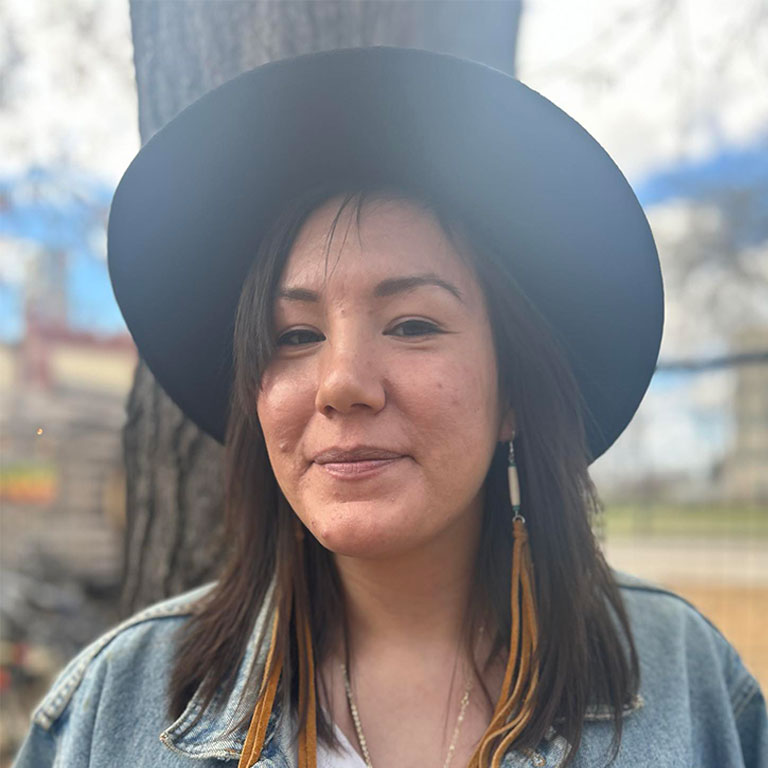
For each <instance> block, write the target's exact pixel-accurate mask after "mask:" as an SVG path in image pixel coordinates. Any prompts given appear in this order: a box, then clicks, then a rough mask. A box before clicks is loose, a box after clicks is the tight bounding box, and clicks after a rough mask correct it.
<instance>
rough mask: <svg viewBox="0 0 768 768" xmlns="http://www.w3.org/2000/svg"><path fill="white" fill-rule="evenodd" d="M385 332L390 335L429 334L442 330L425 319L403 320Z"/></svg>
mask: <svg viewBox="0 0 768 768" xmlns="http://www.w3.org/2000/svg"><path fill="white" fill-rule="evenodd" d="M387 333H388V335H391V336H431V335H432V334H435V333H442V331H441V330H440V329H439V328H438V327H437V326H436V325H435V324H434V323H430V322H428V321H427V320H405V321H403V322H402V323H398V324H397V325H396V326H395V327H394V328H393V329H392V330H391V331H388V332H387Z"/></svg>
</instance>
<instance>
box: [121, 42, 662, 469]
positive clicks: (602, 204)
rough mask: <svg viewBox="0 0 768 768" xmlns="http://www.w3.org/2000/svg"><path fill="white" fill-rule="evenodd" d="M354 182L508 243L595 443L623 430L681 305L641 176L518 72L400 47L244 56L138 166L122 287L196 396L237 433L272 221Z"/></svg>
mask: <svg viewBox="0 0 768 768" xmlns="http://www.w3.org/2000/svg"><path fill="white" fill-rule="evenodd" d="M336 182H338V183H339V184H340V185H341V186H343V185H345V184H346V185H348V186H351V187H353V188H354V187H355V186H357V185H360V184H367V185H371V184H373V185H374V186H375V185H377V184H378V185H382V186H386V185H390V186H391V185H394V186H403V187H406V188H418V189H422V190H424V191H425V192H427V193H429V192H430V191H431V192H432V193H434V194H435V195H439V196H440V197H441V199H443V200H448V201H450V203H451V204H452V205H454V206H455V207H456V209H457V210H460V211H461V212H462V215H463V216H464V217H465V218H466V219H467V221H468V222H470V223H471V224H472V225H473V226H474V227H475V228H479V229H480V230H481V231H482V232H483V234H484V236H487V237H488V238H489V242H492V243H493V244H494V245H495V246H496V247H498V248H500V249H501V250H502V251H503V252H504V253H505V254H506V255H507V257H508V264H509V269H510V272H511V273H512V275H513V276H514V279H515V280H516V281H517V284H518V285H519V286H520V288H521V289H522V290H523V292H524V293H525V294H526V295H527V297H528V299H529V300H530V301H531V302H532V303H533V304H534V305H535V306H536V308H537V309H538V311H539V312H540V313H541V315H543V317H544V318H545V320H546V321H547V323H548V324H549V327H550V330H551V331H552V333H553V334H554V335H555V337H556V339H557V340H558V341H559V343H560V345H561V347H562V348H563V349H564V350H565V353H566V355H567V357H568V360H569V362H570V364H571V367H572V369H573V372H574V374H575V376H576V379H577V381H578V384H579V387H580V390H581V394H582V397H583V400H584V403H585V407H586V409H587V412H586V413H585V415H584V416H585V423H586V426H587V440H588V445H589V449H590V452H591V458H593V459H594V458H596V457H597V456H599V455H600V454H602V453H603V452H604V451H605V450H606V449H607V448H608V447H609V446H610V445H611V444H612V443H613V442H614V441H615V440H616V438H617V437H618V436H619V434H620V433H621V432H622V430H623V429H624V428H625V427H626V425H627V424H628V423H629V421H630V419H631V418H632V416H633V414H634V413H635V411H636V410H637V407H638V405H639V403H640V400H641V399H642V397H643V394H644V393H645V390H646V389H647V387H648V383H649V381H650V378H651V376H652V374H653V371H654V368H655V364H656V358H657V355H658V350H659V344H660V340H661V330H662V323H663V291H662V282H661V274H660V270H659V262H658V257H657V254H656V248H655V246H654V242H653V238H652V236H651V232H650V229H649V227H648V223H647V221H646V218H645V215H644V214H643V211H642V209H641V207H640V205H639V203H638V202H637V199H636V198H635V196H634V194H633V192H632V190H631V188H630V186H629V184H628V183H627V181H626V179H625V178H624V176H623V175H622V174H621V172H620V171H619V169H618V168H617V167H616V165H615V164H614V162H613V161H612V160H611V158H610V157H609V156H608V155H607V154H606V152H605V151H604V150H603V149H602V147H601V146H600V145H599V144H598V143H597V142H596V141H595V140H594V139H593V138H592V137H591V136H590V135H589V134H588V133H587V132H586V131H585V130H584V129H583V128H582V127H581V126H580V125H579V124H578V123H576V122H575V121H574V120H572V119H571V118H570V117H568V115H566V114H565V113H564V112H562V111H561V110H560V109H559V108H558V107H556V106H555V105H554V104H552V103H551V102H550V101H548V100H547V99H545V98H544V97H543V96H541V95H540V94H538V93H536V92H535V91H533V90H531V89H529V88H527V87H526V86H525V85H523V84H522V83H520V82H519V81H517V80H515V79H514V78H512V77H510V76H508V75H506V74H504V73H502V72H499V71H498V70H495V69H492V68H490V67H487V66H484V65H482V64H478V63H475V62H470V61H466V60H463V59H458V58H454V57H452V56H446V55H442V54H435V53H429V52H426V51H419V50H412V49H402V48H384V47H375V48H353V49H346V50H336V51H327V52H323V53H317V54H310V55H306V56H299V57H296V58H292V59H287V60H283V61H276V62H272V63H270V64H266V65H264V66H261V67H258V68H257V69H254V70H251V71H249V72H246V73H245V74H242V75H240V76H239V77H236V78H235V79H233V80H231V81H229V82H228V83H225V84H224V85H222V86H220V87H218V88H216V89H215V90H213V91H211V92H210V93H208V94H206V95H205V96H203V97H202V98H201V99H199V100H198V101H196V102H195V103H194V104H192V105H191V106H190V107H188V108H187V109H185V110H184V111H183V112H181V113H180V114H179V115H178V116H177V117H176V118H174V119H173V120H172V121H171V122H170V123H169V124H168V125H166V126H165V127H164V128H163V129H162V130H160V131H159V132H158V133H157V134H156V135H155V136H154V137H152V139H151V140H150V141H148V142H147V144H146V145H145V146H144V147H143V148H142V149H141V151H140V152H139V154H138V155H137V157H136V158H135V159H134V160H133V162H132V163H131V165H130V166H129V168H128V170H127V171H126V172H125V175H124V176H123V178H122V180H121V181H120V184H119V186H118V188H117V191H116V192H115V196H114V200H113V202H112V209H111V212H110V218H109V231H108V253H109V269H110V275H111V278H112V284H113V287H114V291H115V296H116V297H117V301H118V304H119V305H120V309H121V310H122V313H123V316H124V317H125V320H126V323H127V325H128V328H129V330H130V332H131V334H132V335H133V338H134V340H135V342H136V345H137V347H138V349H139V353H140V355H141V356H142V358H143V359H144V360H145V361H146V363H147V365H148V366H149V368H150V369H151V371H152V372H153V374H154V375H155V377H156V378H157V380H158V381H159V383H160V384H161V385H162V387H163V389H165V391H166V392H167V393H168V394H169V395H170V396H171V398H173V400H175V401H176V403H177V404H178V405H179V406H180V407H181V409H182V410H183V411H184V412H185V413H186V414H187V416H189V417H190V418H191V419H192V420H193V421H195V422H196V423H197V424H198V425H199V426H200V427H201V428H202V429H204V430H205V431H206V432H208V433H210V434H211V435H212V436H213V437H215V438H216V439H217V440H219V441H220V442H223V440H224V437H225V432H226V422H227V414H228V404H229V395H230V389H231V382H232V333H233V326H234V314H235V309H236V306H237V302H238V298H239V294H240V290H241V286H242V284H243V280H244V278H245V275H246V273H247V271H248V269H249V267H250V265H251V263H252V261H253V258H254V255H255V254H256V251H257V248H258V244H259V241H260V239H261V237H262V234H263V233H264V231H265V229H266V228H267V227H268V226H269V225H270V223H271V222H272V221H273V220H274V218H275V216H276V215H277V214H278V213H279V212H280V211H281V209H282V207H283V206H284V205H285V204H286V203H287V202H288V201H289V200H291V199H292V198H293V197H294V196H296V195H297V194H299V193H301V192H302V191H305V190H306V189H308V188H310V187H313V186H315V185H317V184H329V183H336ZM503 353H504V351H503V350H500V351H499V354H502V355H503Z"/></svg>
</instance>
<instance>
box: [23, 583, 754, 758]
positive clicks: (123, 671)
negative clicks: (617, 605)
mask: <svg viewBox="0 0 768 768" xmlns="http://www.w3.org/2000/svg"><path fill="white" fill-rule="evenodd" d="M616 579H617V582H618V584H619V586H620V589H621V592H622V596H623V598H624V601H625V605H626V608H627V611H628V613H629V616H630V621H631V624H632V631H633V635H634V639H635V643H636V646H637V651H638V655H639V659H640V674H641V679H640V690H639V696H638V697H637V698H636V699H635V701H634V702H633V703H632V705H631V706H628V707H626V708H625V710H624V712H623V713H622V716H623V725H624V729H623V736H622V741H621V747H620V750H619V753H618V757H617V759H616V761H615V762H614V763H613V764H612V765H613V766H614V768H628V767H629V766H654V767H655V768H693V767H694V766H695V767H696V768H737V767H739V768H741V767H743V766H746V767H747V768H768V716H767V715H766V706H765V700H764V699H763V696H762V694H761V692H760V688H759V686H758V684H757V682H756V681H755V679H754V678H753V677H752V676H751V675H750V674H749V672H747V670H746V669H745V668H744V666H743V664H742V662H741V660H740V659H739V656H738V654H737V653H736V651H735V650H734V649H733V648H732V647H731V646H730V645H729V644H728V642H727V641H726V640H725V638H724V637H723V636H722V635H721V634H720V633H719V632H718V631H717V629H715V628H714V627H713V626H712V625H711V624H710V623H709V622H708V621H707V620H706V619H705V618H703V617H702V616H701V614H699V613H698V612H697V611H696V610H695V609H694V608H692V607H691V606H690V605H689V604H688V603H686V602H685V601H684V600H683V599H681V598H680V597H677V596H676V595H674V594H672V593H670V592H667V591H665V590H663V589H660V588H658V587H655V586H653V585H651V584H648V583H646V582H643V581H640V580H638V579H635V578H633V577H629V576H625V575H622V574H616ZM206 589H207V588H205V587H204V588H202V589H199V590H195V591H193V592H190V593H187V594H185V595H182V596H180V597H176V598H173V599H171V600H167V601H165V602H163V603H159V604H158V605H155V606H153V607H151V608H148V609H147V610H145V611H143V612H141V613H139V614H137V615H136V616H134V617H133V618H131V619H129V620H128V621H126V622H124V623H123V624H121V625H120V626H118V627H117V628H115V629H113V630H112V631H111V632H108V633H107V634H105V635H104V636H103V637H101V638H100V639H98V640H97V641H96V642H94V643H93V644H92V645H90V646H89V647H88V648H86V649H85V650H84V651H82V652H81V653H80V655H79V656H77V657H76V658H75V659H74V660H73V661H72V662H70V664H69V665H68V666H67V668H66V669H65V670H64V671H63V672H62V674H61V675H60V677H59V679H58V680H57V682H56V683H55V684H54V686H53V687H52V689H51V691H50V692H49V693H48V695H47V696H46V698H45V699H44V700H43V701H42V702H41V704H40V705H39V707H38V708H37V710H36V711H35V712H34V714H33V716H32V727H31V730H30V732H29V734H28V736H27V739H26V741H25V743H24V745H23V746H22V748H21V750H20V752H19V754H18V755H17V757H16V761H15V763H14V766H15V768H48V767H49V766H50V767H51V768H53V767H55V768H63V767H64V766H66V768H86V766H88V767H89V768H115V767H116V766H131V767H132V768H134V767H135V768H224V766H225V765H227V764H228V765H231V766H233V768H234V766H235V765H236V763H237V760H238V758H239V755H240V751H241V748H242V745H243V741H244V739H245V732H244V731H245V729H244V728H243V729H238V730H235V731H234V732H233V731H232V729H231V726H232V723H233V722H235V721H236V720H237V719H239V717H240V714H241V713H240V712H239V711H238V710H237V703H238V700H239V697H240V694H241V693H242V690H243V687H244V685H245V682H246V678H247V676H248V674H247V673H248V670H249V669H250V667H251V665H252V664H253V663H256V664H259V663H261V664H263V663H264V660H263V658H262V657H261V656H260V655H258V654H257V653H256V646H257V638H258V633H259V629H260V628H261V626H263V624H264V622H265V621H266V620H267V618H268V617H267V616H265V615H264V611H262V615H261V616H260V618H259V621H258V622H257V626H256V628H255V629H254V633H253V635H252V637H251V640H250V643H249V646H248V651H247V653H246V656H245V659H244V661H243V664H242V665H241V669H240V671H239V673H238V677H237V682H236V685H235V689H234V692H233V694H232V695H231V696H230V697H229V698H228V700H226V701H222V702H221V707H219V708H218V709H216V710H215V711H211V710H209V711H207V712H206V713H205V715H204V716H203V717H202V718H201V719H200V720H199V721H198V722H197V723H196V724H195V725H194V726H192V727H191V728H189V729H187V725H188V723H189V722H190V721H191V720H193V719H194V717H195V715H196V714H197V713H198V712H199V708H200V699H199V697H198V696H197V695H196V696H194V697H193V698H192V700H191V701H190V703H189V706H188V707H187V709H186V711H185V712H184V713H183V714H182V715H181V717H180V718H179V719H178V720H176V722H171V721H170V719H169V718H168V716H167V711H166V710H167V698H166V696H167V688H168V680H169V675H170V672H171V668H172V663H173V654H174V634H175V632H176V630H177V629H178V628H179V626H180V625H181V624H182V623H183V622H184V621H185V619H186V618H187V617H188V616H189V615H190V612H191V608H192V606H193V605H194V603H195V601H197V600H198V599H199V598H200V597H201V596H202V595H203V594H204V593H205V590H206ZM611 718H612V713H611V711H610V710H607V709H601V708H599V707H593V708H591V709H590V710H589V711H588V714H587V717H586V722H585V724H584V731H583V737H582V743H581V746H580V748H579V750H578V752H577V754H576V757H575V760H574V762H573V765H574V768H586V767H587V766H590V767H591V766H598V765H600V766H602V765H605V764H606V763H607V761H608V758H609V756H610V751H609V750H610V746H611V739H612V737H613V733H614V731H613V723H612V719H611ZM277 723H278V718H277V717H276V715H275V714H273V717H272V720H271V721H270V724H269V728H268V731H267V740H266V743H265V747H264V750H263V753H262V756H261V759H260V760H259V761H258V762H257V763H256V764H255V765H256V766H258V768H292V767H293V766H295V765H296V751H295V746H294V744H293V743H292V740H291V723H290V721H289V719H288V718H283V721H282V725H280V726H278V725H277ZM569 749H570V747H569V745H568V743H567V742H566V741H565V740H564V739H563V737H562V736H560V735H559V734H558V733H556V731H555V730H554V729H550V732H549V733H548V734H547V737H546V738H545V739H544V741H543V742H542V743H541V744H540V745H539V747H538V749H536V750H534V751H527V752H526V753H522V752H520V751H516V750H511V751H510V752H508V753H507V754H506V755H505V757H504V760H503V762H502V766H503V768H522V767H523V766H526V767H529V766H539V767H541V768H545V767H549V768H554V766H557V765H560V763H561V762H562V760H563V759H564V758H565V756H566V755H567V754H568V752H569ZM222 761H224V762H223V763H222ZM227 761H229V763H227Z"/></svg>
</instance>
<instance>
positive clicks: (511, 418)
mask: <svg viewBox="0 0 768 768" xmlns="http://www.w3.org/2000/svg"><path fill="white" fill-rule="evenodd" d="M516 432H517V419H516V417H515V412H514V410H513V409H512V408H508V409H507V411H506V413H505V414H504V416H503V417H502V419H501V425H500V426H499V442H500V443H508V442H509V441H510V440H512V438H514V436H515V433H516Z"/></svg>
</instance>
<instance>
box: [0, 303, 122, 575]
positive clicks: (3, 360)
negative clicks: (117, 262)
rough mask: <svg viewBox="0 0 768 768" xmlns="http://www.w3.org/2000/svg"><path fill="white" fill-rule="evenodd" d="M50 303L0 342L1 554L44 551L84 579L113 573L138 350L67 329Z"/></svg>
mask: <svg viewBox="0 0 768 768" xmlns="http://www.w3.org/2000/svg"><path fill="white" fill-rule="evenodd" d="M39 304H40V302H39V301H36V302H35V305H37V306H39ZM52 305H53V308H54V311H53V312H52V313H49V314H48V315H47V316H45V315H44V316H42V317H41V316H40V314H38V313H36V312H31V311H29V312H28V313H27V318H26V333H25V335H24V336H23V337H22V339H21V340H20V341H19V342H18V343H17V344H13V345H11V344H4V345H2V346H0V432H1V433H2V443H1V444H0V463H1V469H0V503H2V537H0V557H1V558H2V563H3V567H4V568H6V569H8V568H14V567H17V566H21V565H23V561H24V560H25V559H27V558H29V557H30V556H31V555H32V554H37V555H38V556H40V555H42V556H44V557H45V558H48V559H51V560H54V561H56V562H57V563H60V564H61V565H62V566H63V567H65V568H66V570H67V571H69V572H71V573H73V574H77V575H79V576H81V577H82V578H84V579H86V580H87V581H93V582H104V583H106V582H111V581H114V579H115V574H117V573H119V569H120V551H121V550H120V546H121V545H120V541H119V538H120V528H121V521H122V519H123V504H124V491H123V485H124V480H123V468H122V450H121V444H120V434H121V427H122V424H123V421H124V417H125V398H126V395H127V392H128V391H129V388H130V385H131V381H132V377H133V371H134V368H135V364H136V351H135V348H134V346H133V342H132V341H131V339H130V337H129V336H128V335H127V334H121V335H116V336H96V335H93V334H89V333H85V332H78V331H73V330H71V329H69V328H68V327H67V325H66V324H65V323H64V322H62V317H61V312H62V311H63V310H62V306H61V305H60V303H57V302H55V301H54V302H52ZM49 306H51V305H49Z"/></svg>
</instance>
